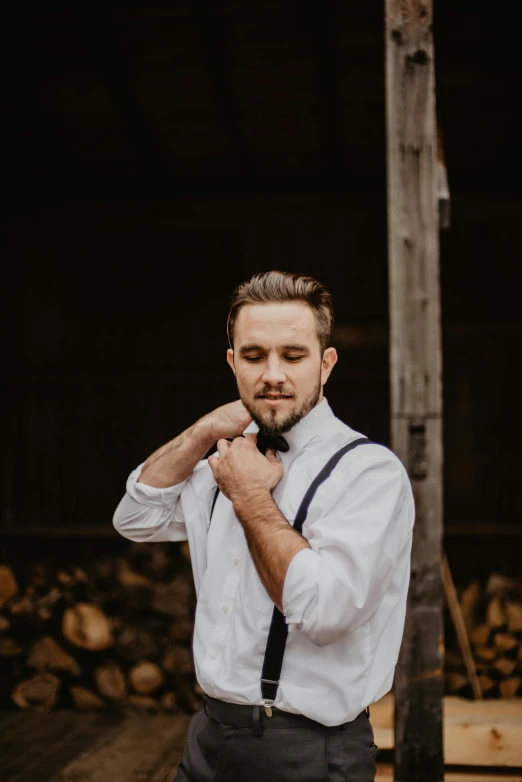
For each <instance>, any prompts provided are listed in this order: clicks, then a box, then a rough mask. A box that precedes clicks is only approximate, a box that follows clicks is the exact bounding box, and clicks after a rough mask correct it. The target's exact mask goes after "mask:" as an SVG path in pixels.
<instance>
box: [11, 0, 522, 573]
mask: <svg viewBox="0 0 522 782" xmlns="http://www.w3.org/2000/svg"><path fill="white" fill-rule="evenodd" d="M3 15H4V19H3V29H4V41H3V46H4V50H5V52H4V53H5V55H6V62H7V70H6V72H7V74H8V78H7V81H6V85H5V89H4V95H3V107H4V112H5V119H4V122H3V125H4V132H5V140H4V144H3V157H4V166H3V169H4V175H3V189H4V193H5V195H6V201H7V204H6V207H5V209H4V215H5V224H4V233H3V253H2V255H3V257H4V270H5V272H4V275H3V277H4V284H3V285H2V312H3V315H4V317H5V321H4V323H5V325H4V328H3V335H4V350H3V362H2V363H3V366H4V370H5V382H4V383H3V385H2V396H3V398H2V410H3V414H4V415H3V438H2V440H3V447H2V455H3V467H2V472H1V475H2V481H1V484H2V485H1V488H2V502H1V512H2V527H3V533H4V534H3V544H2V552H3V555H4V557H16V556H21V555H22V552H23V556H26V555H28V552H29V551H33V550H34V551H36V552H39V553H42V552H45V553H46V554H47V555H49V556H50V555H51V554H52V553H53V552H55V551H57V550H58V549H60V550H62V547H63V546H69V547H70V549H71V551H72V552H74V553H75V554H76V553H77V552H79V551H83V552H86V551H89V552H96V551H99V550H102V549H105V548H106V547H107V546H109V545H118V543H119V541H120V539H119V537H118V536H117V535H116V533H115V532H114V530H113V528H112V522H111V518H112V513H113V511H114V508H115V506H116V504H117V503H118V501H119V499H120V497H121V495H122V493H123V491H124V487H125V479H126V476H127V474H128V473H129V471H130V470H131V469H132V468H133V467H134V466H136V465H137V464H138V463H139V462H140V461H143V460H144V459H145V458H146V457H147V456H148V454H149V453H150V452H151V451H152V450H154V449H155V448H157V447H158V446H159V445H161V444H162V443H164V442H165V441H166V440H168V439H170V438H172V437H173V436H175V435H176V434H177V433H179V432H180V431H181V430H183V429H184V428H185V427H186V426H188V425H190V424H191V423H192V422H193V421H194V420H195V419H196V418H198V417H199V416H201V415H203V414H204V413H206V412H208V411H209V410H211V409H213V408H214V407H215V406H217V405H219V404H223V403H225V402H227V401H230V400H231V399H233V398H235V384H234V380H233V376H232V374H231V373H230V370H229V369H228V367H227V366H226V363H225V350H226V348H227V343H226V335H225V321H226V314H227V309H228V296H229V294H230V292H231V291H232V289H233V288H234V287H235V285H236V284H238V283H239V282H241V281H242V280H244V279H246V278H248V277H250V276H251V275H252V274H253V273H255V272H257V271H262V270H267V269H271V268H279V269H284V270H287V271H294V272H301V273H304V274H312V275H314V276H316V277H318V278H319V279H320V280H321V281H322V282H324V283H325V284H326V285H327V286H328V287H330V288H331V290H332V292H333V295H334V298H335V303H336V311H337V326H338V327H337V331H336V335H335V340H334V344H335V345H336V346H337V347H338V349H339V355H340V362H339V364H338V366H337V367H336V369H335V372H334V374H333V376H332V378H331V380H330V383H329V385H328V387H327V396H328V399H329V401H330V403H331V404H332V406H333V408H334V410H335V412H336V414H337V415H338V416H339V417H340V418H342V419H343V420H345V421H346V422H347V423H349V424H350V425H351V426H352V427H354V428H355V429H357V430H359V431H362V432H364V433H365V434H367V435H368V436H369V437H371V438H372V439H374V440H377V441H380V442H384V443H389V401H388V395H389V370H388V337H387V328H388V325H387V323H388V291H387V257H386V170H385V115H384V111H385V103H384V21H383V20H384V14H383V6H382V4H381V3H374V2H370V3H353V2H351V3H350V2H346V0H344V1H343V2H340V0H339V1H334V0H331V1H330V0H327V1H326V2H322V3H320V4H312V3H305V2H297V0H295V2H284V3H281V2H277V3H276V2H251V3H240V2H216V3H210V2H203V1H201V2H199V1H198V2H187V1H185V2H173V3H154V4H150V5H148V4H144V3H141V4H140V3H134V4H130V3H129V4H126V5H118V6H112V5H111V4H110V3H108V4H105V6H104V7H103V8H97V7H95V6H92V5H87V4H77V5H75V6H74V8H70V7H69V8H65V7H64V8H58V7H56V8H53V7H52V6H49V5H46V7H45V8H40V9H36V10H33V9H32V8H31V9H28V7H25V6H24V7H23V6H21V5H20V4H17V5H16V6H15V5H14V4H12V5H11V7H7V8H6V9H4V12H3ZM435 47H436V69H437V107H438V115H439V124H440V128H441V130H442V134H443V139H444V147H445V156H446V164H447V168H448V175H449V184H450V190H451V198H452V225H451V228H450V230H449V231H448V232H444V233H443V234H442V235H441V283H442V314H443V342H444V405H445V424H444V437H445V496H446V501H445V523H446V541H445V545H446V549H447V550H448V554H449V556H450V561H451V562H452V565H453V569H454V571H455V570H456V571H457V572H456V573H455V572H454V575H455V577H456V578H457V579H460V580H462V581H464V582H465V581H466V580H467V579H469V578H470V577H472V576H474V575H483V574H485V573H488V572H490V571H491V570H492V569H500V570H502V571H503V572H506V573H516V572H517V570H519V561H520V534H521V531H522V525H521V523H520V517H521V511H522V499H521V494H520V491H519V487H520V484H521V483H522V459H521V456H520V435H521V426H520V423H519V419H520V410H519V400H520V391H519V386H518V377H519V367H518V365H519V363H520V359H521V348H520V345H521V337H522V315H521V302H520V289H521V282H522V274H521V271H520V259H521V253H520V238H519V234H520V227H521V223H522V195H521V188H520V182H521V174H522V165H521V162H522V153H521V144H520V139H521V138H522V121H521V119H520V117H521V111H520V105H519V104H520V94H521V89H520V88H521V86H522V84H521V72H522V70H521V65H520V56H519V49H518V41H517V39H516V27H515V25H514V24H513V23H512V22H511V21H510V18H509V15H508V14H498V15H497V16H495V15H494V14H493V13H491V9H488V8H487V7H486V6H484V7H482V6H480V5H477V4H476V3H472V2H468V0H465V1H464V2H459V3H458V4H457V6H456V5H455V4H452V3H450V2H448V0H439V2H436V3H435Z"/></svg>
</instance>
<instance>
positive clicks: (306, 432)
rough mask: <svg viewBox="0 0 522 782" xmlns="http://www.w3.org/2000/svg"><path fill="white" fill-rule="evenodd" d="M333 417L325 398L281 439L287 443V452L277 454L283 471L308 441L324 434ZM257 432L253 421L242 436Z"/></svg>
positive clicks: (256, 426)
mask: <svg viewBox="0 0 522 782" xmlns="http://www.w3.org/2000/svg"><path fill="white" fill-rule="evenodd" d="M334 418H335V416H334V414H333V412H332V408H331V407H330V405H329V404H328V402H327V400H326V397H323V399H322V400H321V401H320V402H319V404H318V405H316V406H315V407H313V408H312V409H311V410H310V412H309V413H308V414H307V415H305V417H304V418H301V420H300V421H299V422H298V423H297V424H296V425H295V426H293V427H292V428H291V429H290V430H289V431H288V432H285V433H284V435H283V437H284V438H285V440H286V441H287V443H288V445H289V446H290V447H289V450H288V451H287V452H286V453H282V452H278V456H279V458H280V460H281V462H282V464H283V467H284V468H285V469H288V467H289V465H290V463H291V462H292V461H293V459H294V458H295V457H296V456H297V454H298V453H299V452H300V451H302V450H303V448H304V447H305V445H307V444H308V443H309V442H310V440H312V439H313V438H314V437H317V436H321V435H323V434H324V432H325V430H326V427H327V426H328V424H330V423H331V422H332V421H333V420H334ZM258 431H259V427H258V425H257V424H256V423H255V421H252V423H251V424H249V425H248V426H247V428H246V429H245V431H244V432H243V434H256V433H257V432H258Z"/></svg>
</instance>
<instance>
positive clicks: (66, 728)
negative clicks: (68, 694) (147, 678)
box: [0, 711, 189, 782]
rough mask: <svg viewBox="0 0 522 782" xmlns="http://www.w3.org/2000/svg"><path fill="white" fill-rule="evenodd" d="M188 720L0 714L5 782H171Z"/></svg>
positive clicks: (1, 768) (181, 717)
mask: <svg viewBox="0 0 522 782" xmlns="http://www.w3.org/2000/svg"><path fill="white" fill-rule="evenodd" d="M188 723H189V717H187V716H185V715H179V716H178V715H176V716H173V715H143V716H142V715H139V716H138V715H136V716H129V717H124V718H122V717H111V716H107V715H99V714H81V713H78V712H68V711H60V712H53V713H51V714H32V713H21V712H3V713H1V714H0V779H1V780H2V782H22V781H23V782H170V781H171V780H172V778H173V776H174V773H175V771H176V768H177V765H178V763H179V759H180V757H181V751H182V749H183V742H184V739H185V733H186V730H187V726H188Z"/></svg>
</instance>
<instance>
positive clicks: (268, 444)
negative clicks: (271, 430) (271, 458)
mask: <svg viewBox="0 0 522 782" xmlns="http://www.w3.org/2000/svg"><path fill="white" fill-rule="evenodd" d="M257 447H258V448H259V450H260V451H261V453H262V454H263V455H264V454H265V453H266V452H267V450H268V449H269V448H273V449H274V451H282V452H283V453H286V452H287V451H289V450H290V446H289V445H288V443H287V442H286V440H285V438H284V437H281V436H280V435H271V434H265V433H264V432H259V433H258V435H257Z"/></svg>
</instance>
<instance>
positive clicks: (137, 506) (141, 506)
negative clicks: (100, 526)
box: [112, 462, 187, 543]
mask: <svg viewBox="0 0 522 782" xmlns="http://www.w3.org/2000/svg"><path fill="white" fill-rule="evenodd" d="M144 464H145V462H143V463H142V464H140V465H139V466H138V467H137V468H136V469H135V470H133V471H132V472H131V474H130V475H129V477H128V479H127V485H126V493H125V494H124V496H123V497H122V499H121V501H120V503H119V505H118V507H117V508H116V511H115V513H114V517H113V521H112V523H113V526H114V528H115V529H116V530H117V531H118V532H119V533H120V534H121V535H123V536H124V537H125V538H129V540H134V541H136V542H138V543H152V542H158V541H181V540H187V531H186V526H185V519H184V516H183V509H182V504H181V502H180V501H179V500H180V496H181V493H182V491H183V488H184V487H185V484H186V483H187V481H182V482H181V483H177V484H175V485H174V486H169V487H168V488H165V489H157V488H156V487H154V486H147V484H145V483H138V479H139V477H140V475H141V471H142V469H143V465H144Z"/></svg>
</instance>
